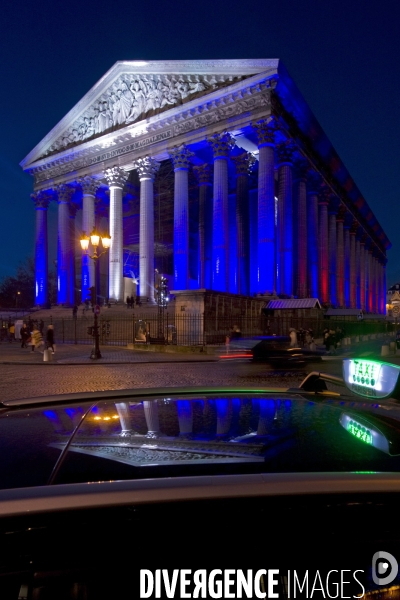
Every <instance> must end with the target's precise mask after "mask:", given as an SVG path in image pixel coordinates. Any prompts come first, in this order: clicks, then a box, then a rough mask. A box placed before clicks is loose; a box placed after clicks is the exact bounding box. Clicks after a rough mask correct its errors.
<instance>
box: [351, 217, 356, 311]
mask: <svg viewBox="0 0 400 600" xmlns="http://www.w3.org/2000/svg"><path fill="white" fill-rule="evenodd" d="M357 228H358V223H357V221H353V225H352V226H351V228H350V308H357V307H356V234H357Z"/></svg>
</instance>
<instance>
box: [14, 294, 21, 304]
mask: <svg viewBox="0 0 400 600" xmlns="http://www.w3.org/2000/svg"><path fill="white" fill-rule="evenodd" d="M20 295H21V292H17V294H16V296H15V308H18V300H19V297H20Z"/></svg>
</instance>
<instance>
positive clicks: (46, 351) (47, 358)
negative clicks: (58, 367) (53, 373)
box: [43, 350, 50, 362]
mask: <svg viewBox="0 0 400 600" xmlns="http://www.w3.org/2000/svg"><path fill="white" fill-rule="evenodd" d="M49 354H50V353H49V351H48V350H44V351H43V362H48V361H49Z"/></svg>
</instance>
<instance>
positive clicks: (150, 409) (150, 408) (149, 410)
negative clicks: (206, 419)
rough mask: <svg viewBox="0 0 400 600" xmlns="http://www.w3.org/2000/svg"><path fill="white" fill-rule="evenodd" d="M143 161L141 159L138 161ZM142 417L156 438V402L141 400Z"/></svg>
mask: <svg viewBox="0 0 400 600" xmlns="http://www.w3.org/2000/svg"><path fill="white" fill-rule="evenodd" d="M140 160H143V159H140ZM143 408H144V416H145V419H146V425H147V434H146V437H149V438H156V437H159V435H160V433H161V432H160V419H159V417H158V404H157V401H156V400H155V401H153V400H143Z"/></svg>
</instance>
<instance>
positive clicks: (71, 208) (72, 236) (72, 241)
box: [68, 202, 78, 306]
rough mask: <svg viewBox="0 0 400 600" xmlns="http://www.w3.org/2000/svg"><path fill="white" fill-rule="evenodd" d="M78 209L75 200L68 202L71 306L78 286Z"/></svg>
mask: <svg viewBox="0 0 400 600" xmlns="http://www.w3.org/2000/svg"><path fill="white" fill-rule="evenodd" d="M77 210H78V206H77V205H76V204H75V203H74V202H70V203H69V204H68V213H69V267H68V272H69V284H68V303H69V304H70V306H74V305H75V302H76V297H75V288H76V272H75V246H76V240H77V236H76V232H75V217H76V213H77Z"/></svg>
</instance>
